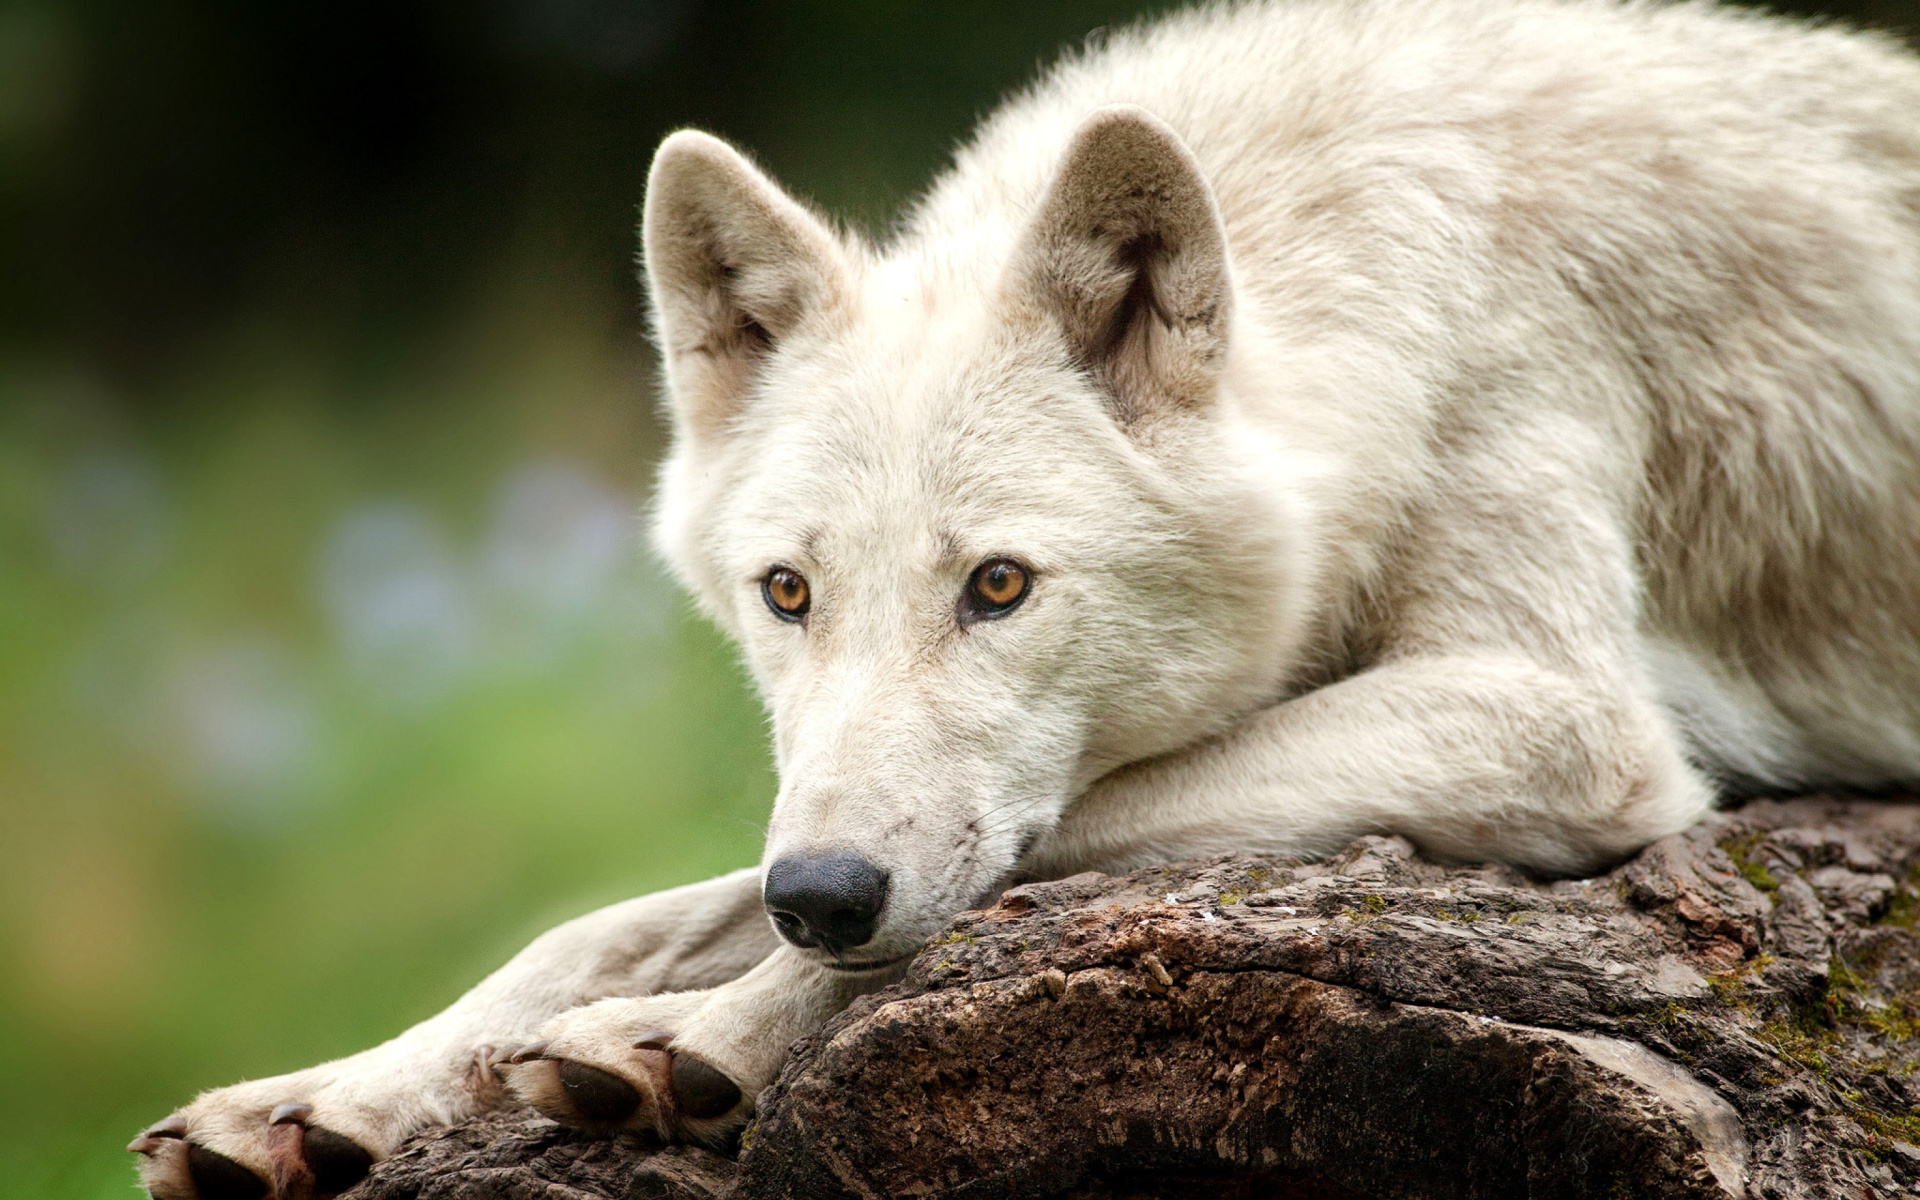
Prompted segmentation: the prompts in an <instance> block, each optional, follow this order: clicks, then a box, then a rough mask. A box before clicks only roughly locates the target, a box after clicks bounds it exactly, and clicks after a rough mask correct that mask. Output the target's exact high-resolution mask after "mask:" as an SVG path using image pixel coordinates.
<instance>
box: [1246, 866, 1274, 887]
mask: <svg viewBox="0 0 1920 1200" xmlns="http://www.w3.org/2000/svg"><path fill="white" fill-rule="evenodd" d="M1247 878H1248V879H1251V880H1252V881H1253V882H1254V884H1255V885H1256V886H1258V887H1266V886H1267V884H1268V883H1269V882H1271V881H1272V879H1273V872H1272V871H1269V870H1267V869H1266V868H1265V867H1248V868H1247Z"/></svg>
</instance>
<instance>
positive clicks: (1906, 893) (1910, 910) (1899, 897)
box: [1874, 865, 1920, 929]
mask: <svg viewBox="0 0 1920 1200" xmlns="http://www.w3.org/2000/svg"><path fill="white" fill-rule="evenodd" d="M1874 924H1875V925H1898V926H1900V927H1901V928H1902V929H1912V928H1913V927H1914V926H1916V925H1920V865H1917V866H1915V867H1914V868H1913V869H1912V870H1911V871H1908V872H1907V877H1906V879H1904V880H1902V881H1901V884H1900V886H1899V887H1898V888H1897V889H1895V890H1894V893H1893V900H1892V902H1891V903H1889V904H1888V905H1887V911H1886V912H1883V913H1881V914H1880V917H1879V919H1878V920H1876V921H1875V922H1874Z"/></svg>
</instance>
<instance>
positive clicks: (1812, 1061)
mask: <svg viewBox="0 0 1920 1200" xmlns="http://www.w3.org/2000/svg"><path fill="white" fill-rule="evenodd" d="M1754 1036H1755V1037H1757V1038H1759V1039H1760V1040H1761V1041H1763V1042H1765V1043H1766V1044H1767V1045H1769V1046H1771V1047H1773V1048H1774V1049H1775V1050H1776V1051H1778V1052H1779V1054H1780V1057H1782V1058H1784V1059H1786V1060H1787V1061H1789V1062H1793V1063H1797V1064H1799V1065H1800V1066H1802V1067H1805V1068H1806V1069H1807V1070H1809V1071H1812V1072H1813V1073H1814V1074H1815V1075H1818V1076H1819V1077H1820V1078H1822V1079H1825V1078H1827V1077H1828V1076H1829V1075H1831V1074H1832V1073H1833V1068H1832V1066H1831V1065H1830V1064H1829V1063H1828V1062H1827V1056H1826V1051H1828V1050H1830V1049H1832V1048H1833V1046H1834V1045H1835V1044H1836V1043H1838V1042H1839V1040H1840V1039H1839V1037H1838V1036H1837V1035H1835V1034H1834V1033H1833V1032H1832V1031H1831V1030H1819V1029H1812V1030H1810V1029H1808V1028H1806V1027H1805V1026H1804V1025H1803V1024H1801V1023H1800V1022H1798V1021H1768V1022H1767V1023H1766V1024H1765V1025H1762V1026H1761V1027H1760V1028H1759V1030H1758V1031H1757V1032H1756V1033H1755V1034H1754Z"/></svg>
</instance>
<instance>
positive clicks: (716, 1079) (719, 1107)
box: [673, 1054, 740, 1118]
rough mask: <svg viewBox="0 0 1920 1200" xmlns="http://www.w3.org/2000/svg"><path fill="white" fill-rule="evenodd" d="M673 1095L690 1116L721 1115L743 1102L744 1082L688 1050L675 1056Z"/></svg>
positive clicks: (683, 1111)
mask: <svg viewBox="0 0 1920 1200" xmlns="http://www.w3.org/2000/svg"><path fill="white" fill-rule="evenodd" d="M673 1098H674V1101H675V1102H676V1103H677V1104H678V1105H679V1107H680V1111H681V1112H682V1113H683V1114H685V1115H686V1116H689V1117H695V1118H704V1117H718V1116H721V1115H723V1114H725V1113H728V1112H731V1111H732V1110H733V1106H734V1105H736V1104H738V1103H740V1085H739V1084H736V1083H735V1082H734V1081H733V1080H731V1079H728V1078H727V1077H726V1076H725V1075H722V1074H721V1073H720V1072H719V1071H718V1070H716V1069H715V1068H713V1067H710V1066H708V1065H707V1064H706V1063H703V1062H701V1061H700V1060H699V1059H697V1058H689V1057H687V1056H686V1055H684V1054H676V1055H674V1057H673Z"/></svg>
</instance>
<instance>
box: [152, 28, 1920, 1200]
mask: <svg viewBox="0 0 1920 1200" xmlns="http://www.w3.org/2000/svg"><path fill="white" fill-rule="evenodd" d="M644 237H645V253H646V263H647V275H648V281H649V286H650V288H651V294H652V299H653V308H654V316H655V322H656V335H657V340H658V345H659V348H660V352H661V356H662V359H663V361H664V364H665V372H666V379H667V385H668V389H667V390H668V393H669V396H670V410H671V414H672V420H673V426H674V437H675V441H674V447H673V452H672V456H671V458H670V460H669V461H668V463H667V464H666V468H665V470H664V472H663V474H662V478H661V486H660V499H659V507H658V520H657V527H658V537H659V543H660V545H661V547H662V549H663V551H664V553H665V555H666V557H667V559H668V561H669V562H671V563H672V565H673V567H674V569H675V570H676V572H677V573H678V574H679V576H680V578H681V579H682V580H683V581H685V583H686V584H687V586H688V587H690V588H691V589H692V591H693V592H694V594H695V595H697V596H698V597H699V598H700V601H701V603H702V604H703V606H704V607H705V609H706V610H707V612H708V613H710V614H711V615H712V616H713V618H714V619H715V620H716V621H718V622H719V623H720V624H721V625H722V626H723V627H724V628H725V629H726V630H727V631H728V632H729V633H731V634H732V635H733V636H734V637H735V638H736V639H738V641H739V643H740V645H741V646H742V647H743V648H744V651H745V655H746V658H747V661H748V662H749V663H750V664H751V668H752V671H753V674H754V677H755V679H756V680H757V682H758V684H759V686H760V688H761V690H762V692H763V693H764V695H765V697H766V700H767V703H768V705H769V707H770V708H771V710H772V713H773V717H774V729H775V738H774V744H775V752H776V755H777V757H778V762H779V768H780V779H781V785H780V791H779V795H778V797H777V798H776V800H775V804H774V813H773V819H772V825H771V827H770V829H769V832H768V837H767V848H766V855H765V859H764V867H763V868H761V869H751V870H744V871H740V872H738V873H736V874H733V875H729V876H726V877H725V878H722V879H718V880H714V881H712V882H710V883H705V884H699V885H696V886H693V887H687V888H682V889H679V890H677V891H673V892H668V893H664V894H661V895H656V896H652V897H648V898H645V899H640V900H635V901H631V902H629V903H626V904H622V905H618V906H616V907H614V908H611V909H607V910H605V911H603V912H599V913H595V914H593V915H591V916H588V917H584V918H582V919H580V920H578V921H575V922H573V923H571V924H569V925H566V926H563V927H561V928H559V929H556V930H554V931H553V932H551V933H549V934H547V935H546V936H544V937H542V938H541V939H539V940H538V941H537V942H535V943H534V944H533V945H532V946H531V947H529V948H528V949H527V950H526V951H525V952H524V953H522V954H521V955H520V956H519V957H517V958H515V959H514V960H513V961H512V962H511V963H509V964H507V966H505V967H504V968H502V969H501V970H500V971H499V972H498V973H496V974H495V975H493V976H492V977H491V978H489V979H487V980H486V981H485V982H483V983H481V984H480V985H479V986H478V987H477V988H475V989H474V990H473V991H472V992H471V993H469V994H468V995H467V996H466V997H465V998H463V999H462V1000H460V1001H459V1002H458V1003H457V1004H455V1005H454V1006H453V1007H452V1008H451V1009H449V1010H448V1011H447V1012H445V1013H443V1014H441V1015H440V1016H437V1017H434V1018H433V1019H431V1020H429V1021H427V1022H425V1023H424V1024H422V1025H419V1026H417V1027H416V1028H414V1029H412V1030H409V1031H408V1032H407V1033H405V1034H403V1035H401V1036H400V1037H399V1038H397V1039H395V1040H394V1041H392V1042H389V1043H387V1044H386V1045H383V1046H380V1047H378V1048H376V1049H373V1050H370V1051H367V1052H366V1053H364V1054H360V1055H356V1056H354V1057H351V1058H347V1059H344V1060H341V1061H338V1062H334V1063H330V1064H326V1065H324V1066H320V1067H316V1068H313V1069H311V1070H307V1071H303V1072H299V1073H297V1074H293V1075H288V1076H284V1077H281V1078H276V1079H268V1080H263V1081H258V1082H253V1083H248V1084H243V1085H240V1086H238V1087H233V1088H227V1089H223V1090H220V1091H215V1092H211V1093H208V1094H206V1095H204V1096H202V1097H201V1098H199V1099H198V1100H196V1101H195V1102H194V1103H193V1104H191V1105H189V1106H188V1107H186V1108H185V1109H183V1110H181V1111H180V1112H179V1113H177V1114H176V1115H175V1116H173V1117H172V1118H170V1119H169V1120H168V1121H166V1122H163V1123H162V1124H161V1125H159V1126H156V1127H155V1128H154V1129H153V1130H151V1131H149V1132H148V1133H147V1134H145V1135H143V1136H142V1138H140V1139H139V1140H138V1141H136V1143H135V1149H138V1150H140V1151H142V1152H143V1153H144V1154H145V1155H146V1156H147V1157H146V1161H145V1178H146V1182H147V1185H148V1186H149V1187H150V1188H151V1189H152V1191H153V1192H154V1194H155V1195H156V1196H159V1197H161V1198H162V1200H184V1198H187V1197H193V1196H196V1195H197V1196H199V1197H202V1198H204V1200H229V1198H235V1200H245V1198H246V1197H251V1196H254V1195H257V1194H259V1193H260V1192H261V1191H262V1190H263V1189H265V1188H267V1187H269V1186H271V1187H273V1188H274V1189H275V1190H276V1191H277V1192H278V1193H279V1194H280V1195H282V1196H291V1195H294V1194H300V1193H302V1189H306V1188H317V1189H318V1190H319V1191H321V1192H327V1191H332V1190H338V1188H339V1187H341V1186H342V1185H343V1184H344V1183H346V1182H348V1181H350V1180H351V1179H353V1178H355V1177H357V1175H358V1174H359V1173H360V1172H362V1171H364V1170H365V1168H366V1164H367V1162H368V1161H369V1160H370V1159H375V1158H379V1157H380V1156H383V1155H385V1154H387V1153H389V1152H390V1151H391V1150H392V1149H393V1148H394V1147H395V1145H396V1144H397V1143H398V1142H399V1141H400V1140H401V1139H402V1138H404V1137H405V1136H407V1135H408V1134H409V1133H411V1132H412V1131H413V1130H415V1129H417V1128H419V1127H421V1126H422V1125H425V1124H427V1123H429V1122H438V1121H449V1120H454V1119H458V1118H461V1117H464V1116H467V1115H469V1114H472V1113H474V1112H476V1111H478V1110H479V1109H481V1108H483V1107H486V1106H488V1105H491V1104H495V1103H500V1102H503V1101H504V1100H505V1099H506V1097H507V1095H508V1090H509V1089H510V1092H511V1094H513V1095H517V1096H519V1097H521V1098H523V1099H525V1100H527V1101H530V1102H531V1103H533V1104H534V1105H536V1106H538V1107H539V1108H540V1109H541V1110H542V1111H544V1112H547V1113H549V1114H551V1115H552V1116H554V1117H556V1118H558V1119H560V1120H563V1121H570V1122H574V1123H576V1124H580V1125H584V1126H587V1127H589V1128H595V1129H610V1128H615V1127H641V1128H651V1129H654V1130H657V1131H658V1132H659V1133H660V1134H662V1135H665V1136H668V1137H679V1138H699V1139H710V1138H718V1137H722V1136H724V1135H725V1134H727V1133H728V1132H729V1131H731V1130H732V1129H734V1128H737V1127H738V1125H739V1124H740V1122H741V1121H742V1120H744V1118H745V1116H746V1115H747V1114H748V1112H749V1111H750V1109H751V1105H752V1098H753V1096H754V1094H755V1093H756V1092H757V1091H758V1090H759V1089H760V1088H761V1087H763V1086H764V1085H765V1084H767V1083H768V1082H769V1080H770V1079H771V1078H772V1077H773V1075H774V1074H775V1073H776V1071H777V1069H778V1067H779V1065H780V1062H781V1060H782V1057H783V1056H784V1054H785V1052H786V1048H787V1046H788V1044H789V1043H790V1042H791V1041H792V1040H793V1038H794V1037H795V1036H796V1035H799V1034H802V1033H805V1032H807V1031H809V1030H810V1029H813V1028H815V1027H817V1026H818V1025H819V1024H820V1023H821V1022H822V1021H824V1020H825V1019H826V1018H827V1017H828V1016H830V1015H831V1014H832V1013H834V1012H835V1011H837V1010H838V1009H839V1008H840V1007H841V1006H843V1005H844V1004H846V1003H847V1001H848V1000H849V999H850V998H851V997H853V996H854V995H856V994H858V993H861V992H863V991H867V990H871V989H873V988H875V987H878V986H880V985H882V984H884V983H885V982H887V981H889V980H891V979H893V978H895V977H897V974H898V971H899V970H900V967H899V964H900V963H901V962H902V961H903V960H904V959H905V958H906V957H907V956H909V955H911V954H913V953H914V951H915V950H916V948H917V947H919V945H920V944H921V942H922V941H923V939H925V938H926V937H927V936H928V935H929V934H930V933H932V932H933V931H934V930H936V929H937V928H939V926H940V925H941V923H942V922H943V921H944V920H946V919H947V918H948V917H949V916H950V915H952V914H953V913H954V912H955V911H956V910H958V909H961V908H963V907H965V906H967V905H970V904H973V903H976V902H978V901H980V900H981V899H983V898H985V897H990V896H992V895H993V894H994V893H995V891H996V889H999V888H1001V887H1004V886H1005V885H1006V884H1007V883H1008V882H1009V881H1010V880H1012V879H1015V878H1019V877H1047V876H1057V875H1061V874H1064V873H1071V872H1077V871H1084V870H1088V869H1100V870H1117V869H1122V868H1128V867H1132V866H1135V865H1138V864H1143V863H1150V862H1154V861H1160V860H1169V859H1178V858H1183V857H1190V856H1194V855H1201V854H1210V853H1213V852H1216V851H1222V850H1250V851H1280V852H1287V853H1293V854H1316V853H1321V852H1324V851H1327V850H1330V849H1332V848H1334V847H1337V846H1339V845H1341V844H1343V843H1344V842H1346V841H1347V840H1348V839H1350V838H1352V837H1354V836H1355V835H1356V834H1361V833H1366V832H1369V831H1394V832H1397V833H1401V834H1405V835H1407V836H1408V837H1411V838H1413V839H1414V840H1415V841H1417V842H1418V843H1419V844H1420V845H1422V846H1423V847H1425V848H1426V849H1427V850H1428V851H1430V852H1432V853H1434V854H1438V855H1444V856H1448V857H1452V858H1462V859H1478V858H1498V859H1504V860H1507V861H1509V862H1513V863H1517V864H1521V865H1523V866H1526V867H1529V868H1533V869H1535V870H1539V871H1544V872H1578V871H1584V870H1588V869H1590V868H1593V867H1596V866H1599V865H1601V864H1604V863H1607V862H1609V861H1610V860H1613V859H1616V858H1618V857H1619V856H1621V855H1624V854H1627V853H1629V852H1631V851H1632V850H1634V849H1635V848H1636V847H1639V846H1641V845H1643V844H1644V843H1646V842H1647V841H1649V840H1650V839H1653V838H1657V837H1660V836H1662V835H1664V834H1668V833H1671V832H1673V831H1675V830H1678V829H1681V828H1682V827H1684V826H1686V825H1687V824H1688V823H1689V822H1691V821H1693V820H1695V819H1696V818H1698V817H1699V816H1700V815H1701V814H1703V813H1704V812H1706V811H1707V809H1708V807H1709V805H1710V804H1711V802H1712V799H1713V796H1714V794H1715V790H1716V787H1717V786H1719V787H1734V788H1755V787H1777V786H1786V785H1791V786H1807V785H1816V784H1834V785H1877V784H1885V783H1888V782H1890V781H1896V780H1911V779H1915V778H1920V63H1916V61H1915V60H1914V59H1913V58H1912V57H1910V56H1909V55H1907V54H1906V53H1905V52H1904V51H1902V50H1900V49H1899V48H1898V47H1896V46H1895V45H1894V44H1893V43H1892V42H1890V41H1886V40H1881V39H1877V38H1874V37H1869V36H1861V35H1856V34H1849V33H1845V32H1842V31H1838V30H1833V29H1813V28H1809V27H1805V26H1800V25H1795V24H1791V23H1787V22H1783V21H1780V20H1776V19H1771V18H1760V17H1754V16H1749V15H1742V14H1739V13H1737V12H1734V11H1729V10H1726V9H1722V8H1716V7H1713V6H1710V5H1705V4H1680V5H1673V6H1666V5H1657V4H1646V3H1628V4H1619V3H1611V2H1607V0H1584V2H1581V0H1575V2H1570V3H1557V2H1552V0H1499V2H1496V0H1301V2H1299V3H1252V4H1247V5H1245V6H1241V7H1233V8H1213V9H1205V10H1201V11H1197V12H1193V13H1189V14H1187V15H1185V16H1180V17H1176V18H1173V19H1171V20H1168V21H1165V22H1163V23H1160V24H1157V25H1152V26H1149V27H1146V28H1142V29H1138V30H1135V31H1132V32H1128V33H1123V34H1119V35H1117V36H1115V37H1113V38H1112V39H1110V40H1109V41H1108V42H1106V43H1105V44H1104V45H1103V46H1101V47H1099V48H1097V49H1094V50H1091V51H1089V52H1088V53H1086V54H1084V55H1081V56H1078V57H1075V58H1072V59H1070V60H1069V61H1067V62H1066V63H1065V64H1063V65H1062V66H1060V67H1058V68H1057V69H1055V70H1053V71H1052V72H1051V73H1050V74H1048V75H1047V76H1046V77H1045V78H1044V79H1043V80H1041V81H1040V82H1039V83H1038V84H1037V85H1036V86H1035V87H1033V88H1032V89H1031V90H1030V91H1029V92H1027V93H1026V94H1025V95H1023V96H1021V97H1020V98H1018V99H1017V100H1015V101H1013V102H1012V103H1011V104H1009V105H1008V106H1007V107H1005V108H1003V109H1002V110H1001V111H1000V112H999V113H998V114H997V115H995V116H994V117H992V118H991V119H990V120H989V121H988V122H987V123H986V124H985V126H984V127H983V128H982V129H981V130H980V132H979V133H978V135H977V136H976V137H975V138H974V140H973V141H972V142H971V143H970V144H969V145H968V146H966V147H965V148H964V149H963V150H962V151H960V153H959V157H958V161H957V162H956V163H955V165H954V167H953V169H952V170H951V171H950V172H948V173H947V175H946V176H945V177H944V178H942V179H941V180H940V181H939V182H938V183H936V184H935V185H934V187H933V189H932V191H931V192H930V193H929V194H928V196H927V197H926V198H925V199H924V200H923V201H922V202H921V203H920V204H919V206H918V207H917V208H916V209H915V210H914V212H913V213H912V215H911V217H910V218H909V219H908V220H907V222H906V224H905V226H904V228H903V229H902V230H901V232H900V233H899V235H898V236H897V237H895V238H893V239H892V240H891V241H890V242H889V243H888V244H886V245H885V246H872V245H868V244H866V243H863V242H861V241H859V240H857V239H855V238H853V237H850V236H848V235H845V234H842V233H838V232H836V231H835V230H834V229H833V227H832V226H830V225H829V224H827V223H826V222H824V221H823V220H821V219H819V218H818V217H816V216H815V215H813V214H812V213H811V212H810V211H809V210H808V209H806V208H805V207H803V206H802V205H800V204H799V203H796V202H795V201H794V200H792V199H790V198H788V196H787V195H786V194H785V193H783V192H782V191H781V190H780V189H779V188H778V187H777V186H775V185H774V184H773V183H771V182H770V181H769V180H768V179H767V178H766V177H765V176H764V175H762V174H761V173H760V172H759V171H758V170H756V169H755V168H754V167H753V166H752V165H751V164H750V163H749V162H748V161H747V160H746V159H745V158H743V157H742V156H741V155H740V154H739V153H737V152H736V151H734V150H732V149H730V148H729V147H728V146H727V145H725V144H724V143H722V142H720V141H717V140H715V139H714V138H711V137H708V136H705V135H702V134H699V133H691V132H686V133H677V134H674V135H673V136H672V137H670V138H668V139H667V141H666V142H665V144H664V145H662V146H661V148H660V150H659V153H658V156H657V157H656V158H655V160H654V165H653V172H652V176H651V178H650V180H649V183H648V191H647V201H646V213H645V219H644ZM763 906H764V908H763ZM768 911H771V913H772V916H773V921H772V922H771V923H770V922H769V921H768ZM525 1043H532V1044H531V1045H527V1044H525ZM503 1080H504V1082H505V1087H504V1088H503V1086H502V1082H501V1081H503Z"/></svg>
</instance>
